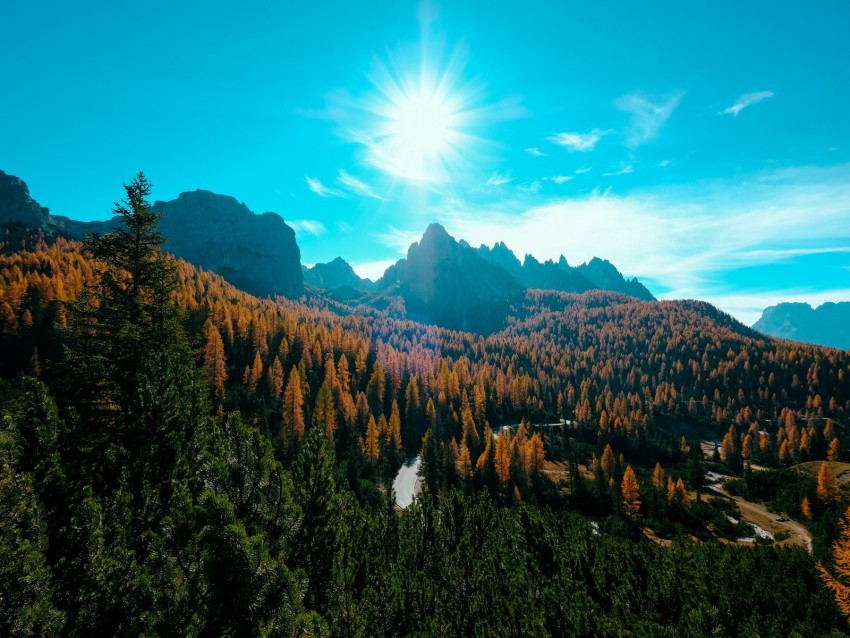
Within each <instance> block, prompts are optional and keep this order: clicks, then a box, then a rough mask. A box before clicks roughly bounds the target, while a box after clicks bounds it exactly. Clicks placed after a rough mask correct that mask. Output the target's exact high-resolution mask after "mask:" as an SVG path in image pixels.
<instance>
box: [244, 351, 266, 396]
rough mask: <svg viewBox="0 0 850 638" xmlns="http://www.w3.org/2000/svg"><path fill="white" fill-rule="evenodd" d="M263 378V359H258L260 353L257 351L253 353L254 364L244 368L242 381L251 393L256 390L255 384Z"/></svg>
mask: <svg viewBox="0 0 850 638" xmlns="http://www.w3.org/2000/svg"><path fill="white" fill-rule="evenodd" d="M262 377H263V359H262V357H260V351H259V350H257V351H256V352H255V353H254V362H253V363H252V364H251V365H248V366H245V376H244V381H245V385H247V386H248V390H249V391H250V392H253V391H254V390H256V389H257V384H258V383H259V382H260V379H261V378H262Z"/></svg>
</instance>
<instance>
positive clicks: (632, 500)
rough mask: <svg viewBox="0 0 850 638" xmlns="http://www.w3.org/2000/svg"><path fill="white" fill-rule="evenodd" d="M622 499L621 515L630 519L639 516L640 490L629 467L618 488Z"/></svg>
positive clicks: (629, 466)
mask: <svg viewBox="0 0 850 638" xmlns="http://www.w3.org/2000/svg"><path fill="white" fill-rule="evenodd" d="M620 492H621V493H622V496H623V499H622V504H623V513H624V514H625V515H626V516H628V517H629V518H631V519H636V518H637V517H638V516H640V488H639V486H638V482H637V477H636V476H635V472H634V470H633V469H632V466H631V465H628V466H626V471H625V472H624V473H623V483H622V485H621V486H620Z"/></svg>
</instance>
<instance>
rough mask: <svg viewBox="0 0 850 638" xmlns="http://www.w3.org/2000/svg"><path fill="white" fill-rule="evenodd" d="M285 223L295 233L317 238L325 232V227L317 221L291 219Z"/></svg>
mask: <svg viewBox="0 0 850 638" xmlns="http://www.w3.org/2000/svg"><path fill="white" fill-rule="evenodd" d="M286 223H287V224H289V225H290V226H291V227H292V229H293V230H294V231H295V232H296V233H298V232H302V233H307V234H308V235H313V236H315V237H318V236H320V235H324V234H325V232H327V229H326V228H325V225H324V224H323V223H322V222H320V221H319V220H318V219H293V220H292V221H288V222H286Z"/></svg>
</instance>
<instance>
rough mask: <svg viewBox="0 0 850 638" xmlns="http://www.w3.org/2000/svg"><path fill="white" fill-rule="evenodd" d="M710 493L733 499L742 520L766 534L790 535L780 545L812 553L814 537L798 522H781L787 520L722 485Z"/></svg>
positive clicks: (713, 488) (715, 485)
mask: <svg viewBox="0 0 850 638" xmlns="http://www.w3.org/2000/svg"><path fill="white" fill-rule="evenodd" d="M708 491H711V492H716V493H717V494H721V495H723V496H726V497H728V498H731V499H732V500H733V501H735V504H736V505H737V506H738V509H740V510H741V518H742V519H744V520H745V521H746V522H748V523H753V524H754V525H758V526H759V527H761V528H762V529H763V530H765V531H766V532H770V533H771V534H772V535H773V536H774V537H775V536H776V535H777V534H779V533H781V532H788V533H789V534H790V536H789V537H788V539H787V540H784V541H779V542H778V543H777V544H778V545H799V546H801V547H805V548H806V550H807V551H808V552H809V553H810V554H811V553H812V535H811V534H810V533H809V530H807V529H806V528H805V527H804V526H803V525H801V524H800V523H798V522H797V521H792V520H787V521H780V520H779V519H780V518H785V517H783V516H782V515H781V514H773V513H771V512H768V511H767V508H766V507H765V506H764V505H762V504H761V503H752V502H750V501H747V500H745V499H744V498H742V497H740V496H732V495H731V494H729V493H728V492H727V491H726V490H724V489H723V488H722V487H721V486H720V484H714V485H711V486H709V487H708Z"/></svg>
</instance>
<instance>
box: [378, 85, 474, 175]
mask: <svg viewBox="0 0 850 638" xmlns="http://www.w3.org/2000/svg"><path fill="white" fill-rule="evenodd" d="M395 107H396V108H395V111H394V112H391V113H390V118H389V119H390V124H389V135H390V136H391V137H392V138H393V140H392V142H393V144H394V145H395V146H397V151H398V153H399V154H400V156H401V157H406V158H407V159H408V160H410V161H411V162H412V163H414V164H417V163H427V162H428V161H431V160H434V159H437V158H439V157H440V156H441V155H442V154H444V153H446V151H448V150H449V149H450V148H451V145H452V143H453V142H454V141H455V138H456V136H457V131H456V130H455V127H456V126H457V119H458V118H457V117H456V115H455V113H453V110H452V105H451V103H450V102H449V101H448V100H447V99H446V98H445V96H441V95H439V94H438V93H436V92H434V91H431V90H428V89H427V88H425V89H424V90H421V91H416V92H414V93H411V94H410V95H403V96H402V99H401V100H400V103H399V104H397V105H395Z"/></svg>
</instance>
